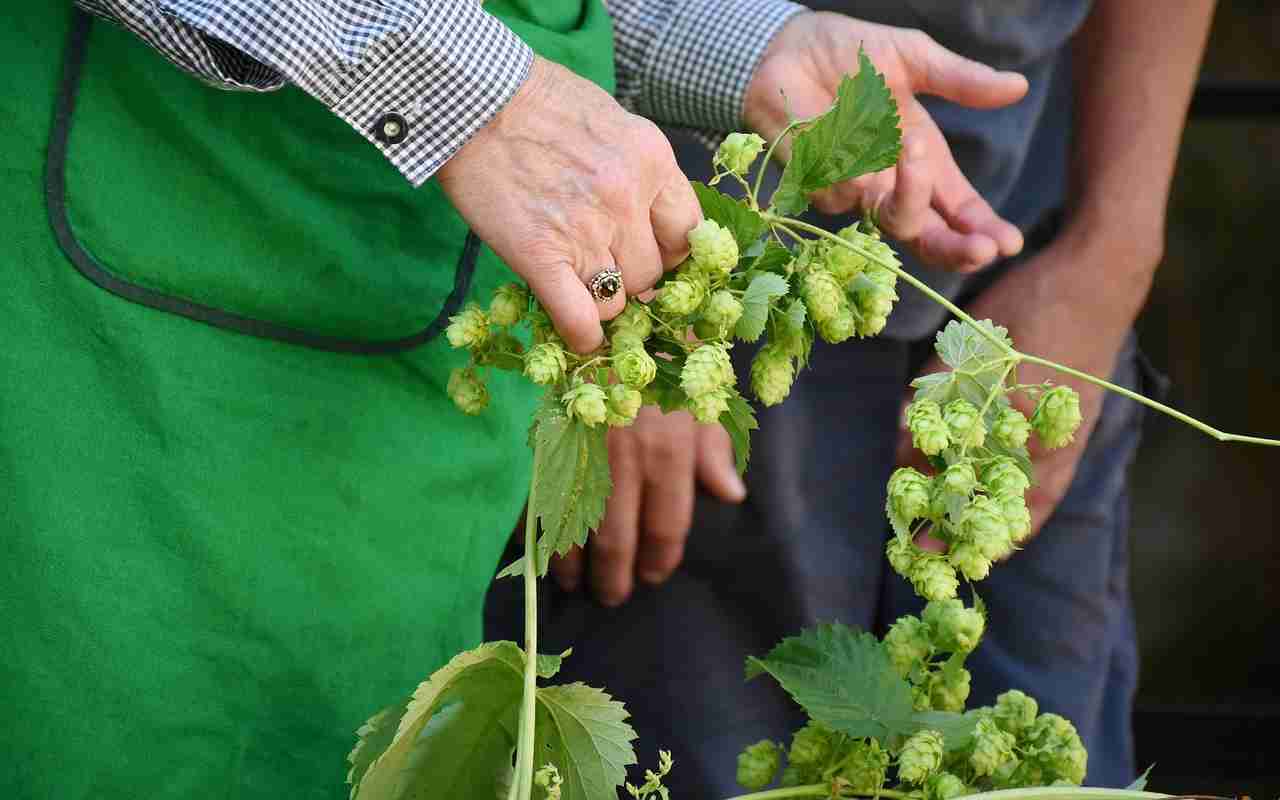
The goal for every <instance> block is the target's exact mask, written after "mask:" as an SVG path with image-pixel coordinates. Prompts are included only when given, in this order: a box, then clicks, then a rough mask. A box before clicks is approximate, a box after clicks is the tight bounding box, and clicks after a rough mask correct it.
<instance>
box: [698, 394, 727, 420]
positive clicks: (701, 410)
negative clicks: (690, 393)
mask: <svg viewBox="0 0 1280 800" xmlns="http://www.w3.org/2000/svg"><path fill="white" fill-rule="evenodd" d="M728 410H729V392H728V391H727V390H725V389H715V390H713V391H710V392H707V393H705V394H700V395H698V396H697V397H690V398H689V412H690V413H691V414H693V418H694V419H696V420H697V421H698V422H701V423H702V424H703V425H711V424H712V423H715V422H719V421H720V416H721V415H722V414H724V413H725V412H726V411H728Z"/></svg>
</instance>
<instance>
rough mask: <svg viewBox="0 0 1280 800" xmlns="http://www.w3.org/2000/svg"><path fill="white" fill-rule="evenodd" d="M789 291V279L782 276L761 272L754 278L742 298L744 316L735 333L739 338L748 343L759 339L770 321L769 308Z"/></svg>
mask: <svg viewBox="0 0 1280 800" xmlns="http://www.w3.org/2000/svg"><path fill="white" fill-rule="evenodd" d="M788 290H789V287H788V286H787V279H786V278H784V277H782V276H781V275H777V274H775V273H772V272H761V273H759V274H758V275H756V276H755V277H753V278H752V279H751V283H750V284H748V285H747V290H746V293H745V294H743V296H742V316H741V318H739V320H738V324H737V327H736V329H735V331H734V333H735V334H736V335H737V336H738V338H739V339H742V340H743V341H746V342H754V341H755V340H757V339H759V338H760V334H762V333H764V328H765V325H766V323H768V321H769V306H770V305H771V304H772V303H773V301H774V300H776V299H778V298H779V297H785V296H786V294H787V291H788Z"/></svg>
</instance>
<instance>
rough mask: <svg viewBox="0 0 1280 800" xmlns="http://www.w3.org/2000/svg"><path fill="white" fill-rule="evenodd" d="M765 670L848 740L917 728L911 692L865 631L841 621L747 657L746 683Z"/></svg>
mask: <svg viewBox="0 0 1280 800" xmlns="http://www.w3.org/2000/svg"><path fill="white" fill-rule="evenodd" d="M766 672H767V673H769V674H770V675H772V676H773V678H774V679H775V680H777V681H778V683H779V684H781V685H782V688H783V689H785V690H786V691H787V693H788V694H790V695H791V696H792V697H793V698H794V699H795V701H796V702H797V703H799V704H800V706H801V707H802V708H804V710H805V711H806V712H808V714H809V716H810V717H811V718H812V719H814V720H816V721H818V722H821V723H823V724H825V725H827V726H828V727H831V728H833V729H835V730H838V731H841V732H842V733H846V734H848V735H849V736H853V737H862V736H873V737H875V738H877V739H880V740H881V741H883V740H884V739H886V738H887V737H889V736H892V735H896V734H903V733H905V734H910V733H912V732H914V731H915V730H918V729H919V728H918V723H917V721H916V720H915V715H914V712H913V710H912V704H911V688H910V687H909V686H908V685H907V683H906V681H904V680H903V679H902V678H900V677H898V673H897V672H895V671H894V669H893V665H892V664H891V663H890V662H889V656H888V654H887V653H885V650H884V647H883V646H882V645H881V644H880V642H878V641H876V638H875V637H874V636H872V635H871V634H869V633H864V632H861V631H857V630H855V629H853V628H849V627H847V626H845V625H841V624H839V623H835V624H827V625H819V626H818V627H816V628H810V629H808V630H805V631H803V632H802V633H801V634H800V635H799V636H795V637H791V638H787V639H784V640H783V641H782V643H781V644H779V645H778V646H777V647H775V648H773V650H772V651H770V653H769V655H767V656H765V657H764V658H749V659H747V679H748V680H750V679H751V678H754V677H756V676H758V675H761V674H763V673H766Z"/></svg>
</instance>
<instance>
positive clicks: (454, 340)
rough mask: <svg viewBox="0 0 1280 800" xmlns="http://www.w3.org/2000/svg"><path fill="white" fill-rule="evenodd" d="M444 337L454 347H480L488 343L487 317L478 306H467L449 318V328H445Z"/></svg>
mask: <svg viewBox="0 0 1280 800" xmlns="http://www.w3.org/2000/svg"><path fill="white" fill-rule="evenodd" d="M444 335H445V337H447V338H448V339H449V344H451V345H453V346H454V347H458V348H463V347H471V348H475V347H480V346H481V345H483V344H484V343H485V342H487V341H489V315H488V314H486V313H484V311H482V310H481V309H480V307H479V306H477V305H474V304H472V305H469V306H467V307H466V308H465V309H463V310H462V311H460V312H459V313H457V314H454V315H453V316H452V317H449V327H447V328H445V331H444Z"/></svg>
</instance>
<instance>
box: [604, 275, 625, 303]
mask: <svg viewBox="0 0 1280 800" xmlns="http://www.w3.org/2000/svg"><path fill="white" fill-rule="evenodd" d="M621 289H622V279H621V278H619V277H618V276H617V275H612V274H611V275H605V276H604V277H603V278H601V279H600V285H599V292H600V297H601V298H603V299H605V300H612V299H613V296H614V295H615V294H617V293H618V292H619V291H621Z"/></svg>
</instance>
